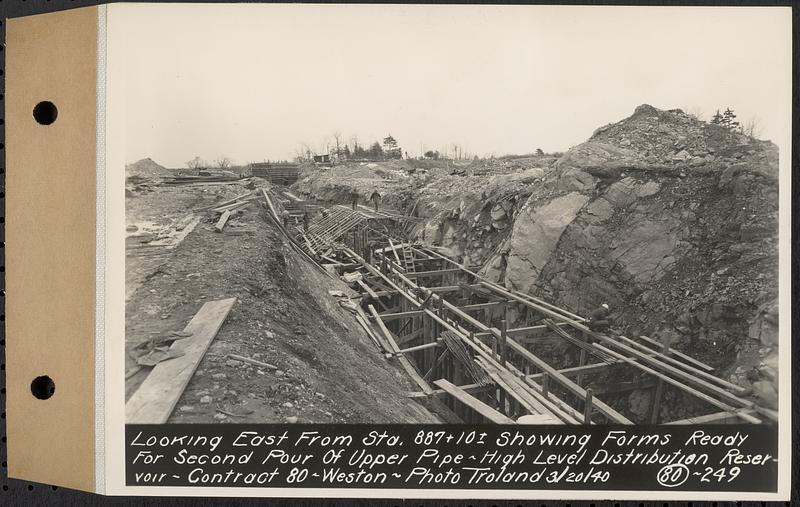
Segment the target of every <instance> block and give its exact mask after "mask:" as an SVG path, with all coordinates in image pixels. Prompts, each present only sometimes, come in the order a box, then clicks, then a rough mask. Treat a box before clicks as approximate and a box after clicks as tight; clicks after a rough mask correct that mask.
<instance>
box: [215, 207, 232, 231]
mask: <svg viewBox="0 0 800 507" xmlns="http://www.w3.org/2000/svg"><path fill="white" fill-rule="evenodd" d="M230 217H231V211H230V210H228V211H226V212H225V213H223V214H222V216H221V217H219V221H218V222H217V225H215V226H214V228H215V229H216V230H217V232H222V229H223V228H225V224H226V223H228V219H229V218H230Z"/></svg>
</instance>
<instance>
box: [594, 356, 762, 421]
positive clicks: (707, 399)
mask: <svg viewBox="0 0 800 507" xmlns="http://www.w3.org/2000/svg"><path fill="white" fill-rule="evenodd" d="M592 346H593V347H597V348H598V349H600V350H602V351H604V352H607V353H609V354H611V355H612V356H614V357H617V358H619V359H621V360H623V361H625V362H626V363H628V364H632V365H633V366H635V367H637V368H639V369H640V370H642V371H645V372H647V373H651V374H653V375H655V376H657V377H658V378H660V379H663V380H664V382H666V383H668V384H671V385H673V386H675V387H678V388H680V389H682V390H684V391H686V392H688V393H689V394H693V395H694V396H696V397H698V398H700V399H701V400H703V401H705V402H707V403H709V404H711V405H714V406H715V407H717V408H720V409H722V410H725V411H729V412H736V414H737V415H738V416H739V417H741V418H742V419H744V420H745V421H747V422H749V423H753V424H761V420H760V419H758V418H756V417H753V416H751V415H749V414H747V413H745V412H741V411H737V410H736V409H735V408H734V407H731V406H730V405H727V404H725V403H723V402H721V401H719V400H717V399H716V398H712V397H711V396H708V395H707V394H705V393H703V392H700V391H698V390H697V389H694V388H692V387H690V386H687V385H686V384H683V383H681V382H679V381H677V380H675V379H673V378H672V377H669V376H667V375H665V374H663V373H661V372H658V371H656V370H654V369H652V368H649V367H647V366H645V365H643V364H640V363H637V362H636V361H635V360H633V359H631V358H628V357H625V356H623V355H622V354H619V353H617V352H615V351H613V350H611V349H608V348H606V347H604V346H602V345H600V344H599V343H593V344H592Z"/></svg>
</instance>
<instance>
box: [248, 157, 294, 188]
mask: <svg viewBox="0 0 800 507" xmlns="http://www.w3.org/2000/svg"><path fill="white" fill-rule="evenodd" d="M250 172H251V174H252V175H253V176H257V177H259V178H264V179H265V180H267V181H269V182H270V183H274V184H276V185H291V184H292V183H294V182H296V181H297V177H298V175H299V174H300V167H299V165H298V164H293V163H290V162H254V163H252V164H250Z"/></svg>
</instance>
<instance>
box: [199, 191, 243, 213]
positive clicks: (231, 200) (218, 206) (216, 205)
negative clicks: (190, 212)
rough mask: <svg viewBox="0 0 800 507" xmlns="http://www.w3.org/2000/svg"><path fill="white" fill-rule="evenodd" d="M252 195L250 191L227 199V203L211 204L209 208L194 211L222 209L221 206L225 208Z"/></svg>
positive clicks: (204, 207)
mask: <svg viewBox="0 0 800 507" xmlns="http://www.w3.org/2000/svg"><path fill="white" fill-rule="evenodd" d="M252 193H253V192H252V191H250V192H247V193H244V194H242V195H237V196H236V197H234V198H233V199H228V200H227V201H222V202H218V203H216V204H211V205H209V206H203V207H202V208H197V209H195V211H206V210H210V209H216V208H222V207H223V206H227V205H229V204H233V203H235V202H236V201H239V200H241V199H244V198H245V197H249V196H250V195H252Z"/></svg>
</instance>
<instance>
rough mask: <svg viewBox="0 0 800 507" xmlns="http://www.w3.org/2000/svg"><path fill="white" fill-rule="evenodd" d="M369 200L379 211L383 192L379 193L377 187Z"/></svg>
mask: <svg viewBox="0 0 800 507" xmlns="http://www.w3.org/2000/svg"><path fill="white" fill-rule="evenodd" d="M369 200H370V201H372V204H374V205H375V211H378V204H380V202H381V194H379V193H378V190H377V189H375V191H374V192H372V195H371V196H369Z"/></svg>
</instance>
